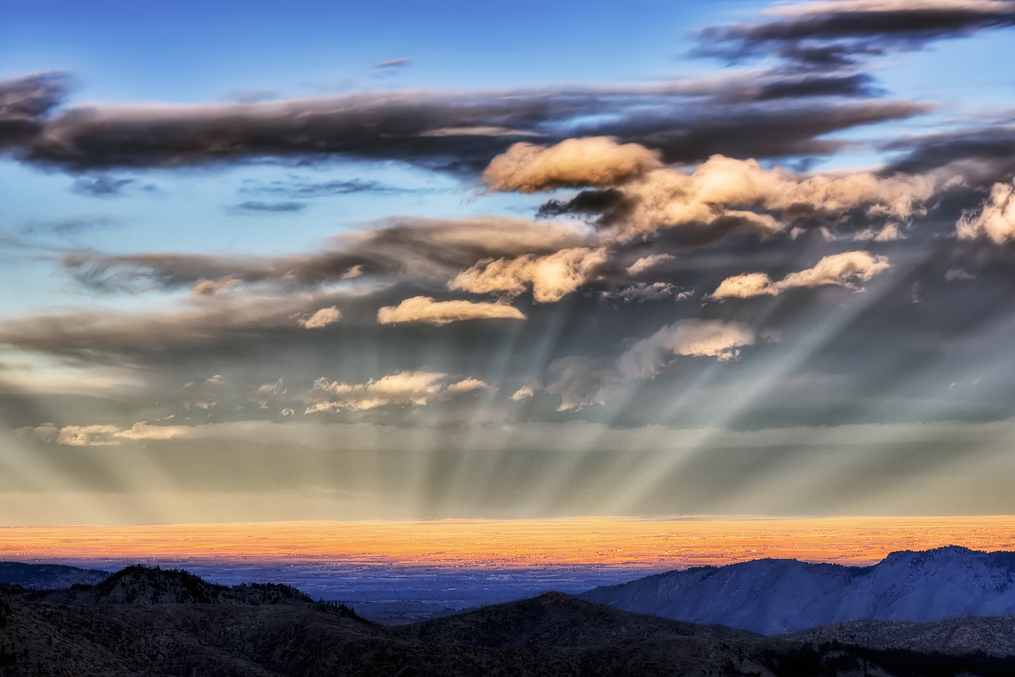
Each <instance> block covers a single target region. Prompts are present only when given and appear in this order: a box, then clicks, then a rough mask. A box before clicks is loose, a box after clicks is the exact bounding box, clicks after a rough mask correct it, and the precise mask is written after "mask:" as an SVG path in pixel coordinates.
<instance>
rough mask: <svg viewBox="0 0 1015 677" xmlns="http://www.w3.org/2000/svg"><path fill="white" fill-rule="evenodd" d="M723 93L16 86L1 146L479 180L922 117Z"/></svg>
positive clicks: (738, 149)
mask: <svg viewBox="0 0 1015 677" xmlns="http://www.w3.org/2000/svg"><path fill="white" fill-rule="evenodd" d="M17 82H18V83H20V82H21V81H17ZM33 82H34V81H33ZM731 86H732V85H724V86H722V87H719V89H718V90H716V89H715V88H714V87H713V88H712V90H713V91H712V94H714V95H715V96H714V97H713V98H711V99H710V98H705V99H704V100H703V99H702V95H703V94H705V95H706V96H707V95H708V92H707V91H705V90H702V89H701V86H700V85H695V84H694V83H679V82H678V83H671V84H667V85H657V86H644V87H627V88H624V87H613V88H610V87H604V88H592V87H589V88H571V89H537V90H507V91H495V92H474V93H462V94H442V93H437V92H430V93H427V92H423V93H419V92H384V93H360V94H350V95H344V96H335V97H325V98H314V99H290V100H278V101H269V102H254V103H221V104H194V105H171V104H145V105H137V104H116V105H112V104H110V105H107V104H101V103H100V104H91V105H80V106H76V107H72V108H69V109H65V110H62V111H60V112H58V113H56V114H48V113H50V112H51V111H50V109H51V108H52V106H53V105H55V103H56V102H57V99H56V98H55V97H56V95H57V94H62V91H63V90H56V89H54V88H53V87H50V88H49V89H44V87H43V85H41V84H36V87H35V89H33V90H31V92H28V93H25V90H26V87H25V86H23V85H18V86H17V87H15V86H13V85H12V86H9V89H11V91H12V92H15V94H13V95H11V96H15V95H16V97H20V98H17V100H16V101H15V102H14V103H12V104H11V106H10V108H11V111H13V112H12V113H9V114H8V117H9V118H10V119H11V120H13V121H14V122H12V123H11V124H14V125H15V126H16V127H17V128H18V130H20V131H18V132H17V133H16V134H14V133H13V132H11V133H10V134H8V137H9V139H8V141H7V145H9V146H12V147H15V150H16V153H17V156H18V157H19V158H20V159H22V160H23V161H26V162H31V163H35V164H40V165H45V166H51V167H59V168H62V169H65V170H70V171H93V170H106V169H113V168H147V167H174V166H185V165H206V164H212V163H216V162H239V161H250V160H283V161H295V162H313V161H319V160H324V159H327V158H331V157H334V156H346V157H355V158H364V159H376V160H392V159H396V160H400V161H404V162H409V163H414V164H417V165H422V166H426V167H431V168H438V169H442V170H446V171H453V172H465V173H476V172H478V171H479V170H481V169H482V168H483V167H484V166H486V164H487V163H488V162H489V160H490V159H491V158H492V157H494V156H495V155H497V154H498V153H501V152H503V151H504V150H505V149H506V148H507V147H508V146H510V145H511V144H512V143H514V142H517V141H522V140H530V141H531V140H538V141H540V142H544V141H545V142H558V141H561V140H563V139H565V138H569V137H573V136H596V135H609V136H614V137H616V138H617V139H618V140H619V141H623V142H637V143H641V144H642V145H645V146H646V147H648V148H652V149H658V150H660V151H662V156H663V159H664V160H665V161H668V162H691V161H697V160H703V159H705V158H707V157H708V156H710V155H712V154H714V153H724V154H727V155H732V156H735V157H787V156H797V155H814V154H824V153H829V152H833V151H835V150H836V149H838V148H841V147H842V145H843V143H842V142H836V141H830V140H827V139H822V138H820V137H822V136H824V135H826V134H829V133H831V132H836V131H841V130H844V129H850V128H852V127H856V126H860V125H869V124H874V123H878V122H884V121H887V120H896V119H902V118H908V117H911V116H913V115H917V114H919V113H921V112H923V111H925V110H926V109H927V107H926V106H924V105H920V104H915V103H911V102H899V101H895V102H878V103H872V102H866V103H858V104H853V105H842V104H841V103H839V104H835V105H833V104H832V103H827V104H811V105H808V106H801V105H799V104H794V105H790V104H788V103H786V102H785V101H786V97H797V98H799V97H814V96H825V95H829V94H837V95H847V94H850V93H851V92H852V93H855V94H864V95H866V94H869V93H870V91H871V90H870V86H869V83H867V82H865V81H864V79H863V77H862V76H857V77H856V78H854V79H852V80H850V79H840V80H838V81H833V80H831V79H825V80H821V79H815V80H810V81H808V80H807V79H803V80H800V79H791V80H788V81H786V82H783V83H781V84H780V83H779V81H778V79H774V80H773V79H767V80H765V81H763V82H762V85H761V87H760V89H757V86H756V85H752V87H754V89H753V90H752V91H755V90H756V91H755V94H754V95H755V96H760V97H761V98H762V99H765V101H760V102H751V101H749V100H748V101H740V102H736V101H731V100H729V99H730V96H732V95H730V94H729V89H730V87H731ZM766 87H767V89H766ZM43 89H44V91H42V90H43ZM707 89H708V88H706V90H707ZM36 90H40V91H36ZM40 92H41V93H40ZM47 96H48V98H46V97H47ZM32 97H34V98H32ZM723 97H725V102H724V99H723ZM733 98H736V97H735V96H734V97H733ZM741 98H743V97H741ZM748 98H749V97H748ZM18 102H21V103H18ZM25 102H28V103H25ZM780 102H782V103H780ZM19 111H20V112H19ZM19 125H20V126H19ZM11 129H13V127H12V128H11Z"/></svg>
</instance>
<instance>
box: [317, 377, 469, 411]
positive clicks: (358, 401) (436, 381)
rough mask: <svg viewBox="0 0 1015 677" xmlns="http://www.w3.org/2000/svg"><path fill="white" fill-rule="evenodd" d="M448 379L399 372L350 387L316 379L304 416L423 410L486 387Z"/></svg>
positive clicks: (349, 385)
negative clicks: (409, 408) (402, 408)
mask: <svg viewBox="0 0 1015 677" xmlns="http://www.w3.org/2000/svg"><path fill="white" fill-rule="evenodd" d="M449 380H450V379H449V378H448V375H447V374H443V373H440V372H432V371H401V372H398V373H396V374H389V375H387V376H382V377H381V378H379V379H370V380H369V381H367V382H366V383H353V384H350V383H342V382H339V381H329V380H328V379H326V378H319V379H317V380H316V381H314V387H313V388H312V389H311V390H310V392H309V393H307V394H306V395H305V396H304V400H305V401H306V402H307V409H306V413H307V414H313V413H322V412H337V411H366V410H369V409H377V408H379V407H387V406H392V405H398V406H413V407H424V406H426V405H428V404H430V403H431V402H433V401H435V400H440V399H446V398H448V397H453V396H455V395H461V394H464V393H469V392H473V391H475V390H479V389H482V388H486V387H488V385H487V384H486V383H485V382H483V381H481V380H479V379H475V378H466V379H461V380H459V381H454V382H449Z"/></svg>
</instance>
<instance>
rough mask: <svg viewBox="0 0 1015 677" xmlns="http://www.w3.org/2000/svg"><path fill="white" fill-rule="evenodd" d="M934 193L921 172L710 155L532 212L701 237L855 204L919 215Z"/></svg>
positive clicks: (622, 232)
mask: <svg viewBox="0 0 1015 677" xmlns="http://www.w3.org/2000/svg"><path fill="white" fill-rule="evenodd" d="M934 191H935V181H934V179H932V178H930V177H924V176H911V175H903V174H899V175H893V176H887V177H883V176H878V175H877V174H874V173H873V172H853V173H840V174H812V175H798V174H794V173H793V172H790V171H788V170H786V169H783V168H780V167H774V168H771V169H765V168H763V167H762V166H761V165H760V164H759V163H758V162H757V161H756V160H738V159H735V158H729V157H724V156H721V155H715V156H712V157H711V158H709V159H708V160H707V161H705V162H703V163H701V164H699V165H697V166H696V167H694V169H693V170H692V171H690V172H684V171H679V170H676V169H671V168H663V169H655V170H652V171H650V172H648V173H646V174H644V175H641V176H638V177H636V178H634V179H631V180H629V181H627V182H626V183H624V184H622V185H619V186H616V187H612V188H609V189H608V190H606V191H600V192H585V193H581V194H579V195H578V196H577V197H576V198H575V199H574V200H572V201H571V202H570V203H566V204H563V203H559V202H555V201H551V202H549V203H547V204H546V205H544V206H543V207H542V208H541V210H540V211H541V214H543V215H551V216H552V215H559V214H565V213H579V214H587V215H592V214H597V213H598V214H599V215H600V218H599V223H600V225H601V226H603V227H604V228H608V229H609V230H610V232H611V233H613V234H615V235H616V236H618V237H619V238H620V239H622V240H630V239H632V238H634V237H636V236H638V235H644V234H647V233H652V232H655V231H657V230H659V229H662V228H674V227H686V228H687V229H689V231H690V232H694V233H695V234H696V235H695V239H697V240H703V241H707V240H714V239H718V238H720V237H722V236H723V235H724V234H726V233H728V232H730V231H732V230H746V231H749V232H754V233H758V234H760V235H771V234H773V233H777V232H780V231H783V230H786V229H788V228H790V227H791V226H792V225H793V223H795V222H796V221H797V220H798V219H800V218H804V217H807V218H814V217H825V218H827V219H838V217H840V216H842V215H844V214H847V213H849V212H852V211H854V210H860V209H862V210H864V213H865V215H866V216H867V218H868V219H869V220H871V219H877V220H882V221H889V222H891V221H907V220H909V219H910V218H912V217H913V216H915V215H918V214H921V213H923V207H922V204H923V203H924V202H925V201H926V200H927V199H928V198H930V197H931V196H932V195H933V194H934ZM882 232H884V233H886V234H890V233H895V234H898V231H897V230H888V231H884V230H883V231H882ZM657 260H658V259H657ZM636 265H637V262H636Z"/></svg>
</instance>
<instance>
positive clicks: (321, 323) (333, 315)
mask: <svg viewBox="0 0 1015 677" xmlns="http://www.w3.org/2000/svg"><path fill="white" fill-rule="evenodd" d="M341 319H342V311H340V310H339V309H338V308H336V307H335V306H329V307H328V308H321V309H320V310H317V311H315V312H314V314H313V315H311V316H310V317H308V318H306V319H301V320H299V325H300V326H301V327H303V328H304V329H320V328H321V327H327V326H328V325H329V324H335V323H336V322H338V321H339V320H341Z"/></svg>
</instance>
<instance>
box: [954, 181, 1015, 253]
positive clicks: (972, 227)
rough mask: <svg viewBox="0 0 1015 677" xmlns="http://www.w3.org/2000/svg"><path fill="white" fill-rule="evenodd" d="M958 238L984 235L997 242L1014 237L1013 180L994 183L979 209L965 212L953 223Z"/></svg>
mask: <svg viewBox="0 0 1015 677" xmlns="http://www.w3.org/2000/svg"><path fill="white" fill-rule="evenodd" d="M955 229H956V232H957V234H958V236H959V239H962V240H972V239H975V238H978V237H986V238H988V239H990V240H991V241H993V242H995V243H997V244H1004V243H1006V242H1008V241H1009V240H1011V239H1012V238H1015V180H1013V181H1012V182H1011V183H995V184H994V186H993V187H992V188H991V189H990V197H988V198H987V200H985V201H984V203H983V205H981V207H980V209H979V211H973V212H966V213H964V214H963V215H962V217H961V218H960V219H959V221H958V223H956V224H955Z"/></svg>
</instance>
